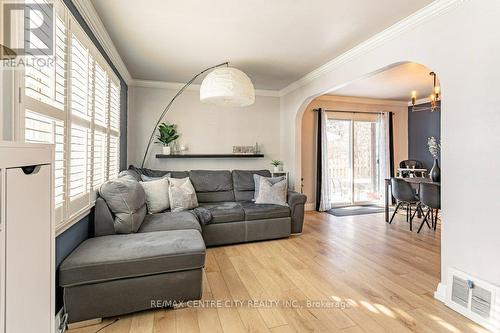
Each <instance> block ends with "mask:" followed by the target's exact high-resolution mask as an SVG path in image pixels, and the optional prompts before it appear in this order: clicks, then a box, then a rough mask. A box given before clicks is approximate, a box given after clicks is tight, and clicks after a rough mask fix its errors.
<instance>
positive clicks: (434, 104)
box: [411, 72, 441, 112]
mask: <svg viewBox="0 0 500 333" xmlns="http://www.w3.org/2000/svg"><path fill="white" fill-rule="evenodd" d="M429 75H431V76H432V78H433V88H432V94H430V95H429V101H430V106H421V107H418V106H417V107H416V106H415V104H416V103H417V92H416V91H415V90H414V91H412V92H411V105H412V108H411V111H412V112H416V111H427V110H430V111H431V112H434V111H439V110H440V109H441V104H440V103H439V102H440V101H441V87H440V86H439V85H438V84H437V75H436V73H434V72H430V73H429Z"/></svg>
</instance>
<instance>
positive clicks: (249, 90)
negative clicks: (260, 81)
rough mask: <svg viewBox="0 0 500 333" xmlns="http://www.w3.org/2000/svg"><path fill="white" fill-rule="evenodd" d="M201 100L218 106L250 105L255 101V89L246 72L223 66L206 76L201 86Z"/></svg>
mask: <svg viewBox="0 0 500 333" xmlns="http://www.w3.org/2000/svg"><path fill="white" fill-rule="evenodd" d="M200 100H201V101H202V102H203V103H210V104H214V105H218V106H229V107H235V106H248V105H252V104H253V103H254V102H255V89H254V87H253V84H252V81H251V80H250V78H249V77H248V76H247V75H246V74H245V73H243V72H242V71H240V70H239V69H236V68H232V67H222V68H217V69H215V70H214V71H212V72H210V73H209V74H208V75H207V76H206V77H205V79H204V80H203V82H202V83H201V87H200Z"/></svg>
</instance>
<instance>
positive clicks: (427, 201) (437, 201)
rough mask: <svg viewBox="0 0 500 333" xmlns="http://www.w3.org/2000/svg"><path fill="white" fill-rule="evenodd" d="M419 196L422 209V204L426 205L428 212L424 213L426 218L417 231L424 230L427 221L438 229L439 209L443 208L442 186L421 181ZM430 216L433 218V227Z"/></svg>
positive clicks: (433, 227)
mask: <svg viewBox="0 0 500 333" xmlns="http://www.w3.org/2000/svg"><path fill="white" fill-rule="evenodd" d="M419 197H420V203H419V206H420V208H421V209H422V205H424V206H425V207H427V212H426V213H425V214H423V216H424V219H423V221H422V223H421V224H420V227H419V228H418V231H417V233H419V232H420V230H422V227H423V226H424V223H426V224H427V226H428V227H429V228H432V229H434V230H436V225H437V218H438V211H439V210H440V209H441V186H440V185H437V184H429V183H421V184H420V189H419ZM429 217H430V218H431V225H432V227H431V225H429Z"/></svg>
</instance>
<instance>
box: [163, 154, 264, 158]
mask: <svg viewBox="0 0 500 333" xmlns="http://www.w3.org/2000/svg"><path fill="white" fill-rule="evenodd" d="M260 157H264V154H170V155H163V154H156V158H260Z"/></svg>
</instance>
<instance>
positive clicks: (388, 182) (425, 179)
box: [385, 177, 441, 222]
mask: <svg viewBox="0 0 500 333" xmlns="http://www.w3.org/2000/svg"><path fill="white" fill-rule="evenodd" d="M401 179H403V180H404V181H406V182H408V183H410V184H412V185H413V184H416V185H420V184H422V183H428V184H436V185H441V183H439V182H435V181H433V180H432V179H431V178H428V177H408V178H401ZM390 188H391V178H386V179H385V222H389V207H390V204H391V203H392V200H391V197H392V192H391V194H389V193H390V192H389V191H390ZM417 191H418V190H417ZM419 217H420V216H419Z"/></svg>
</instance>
